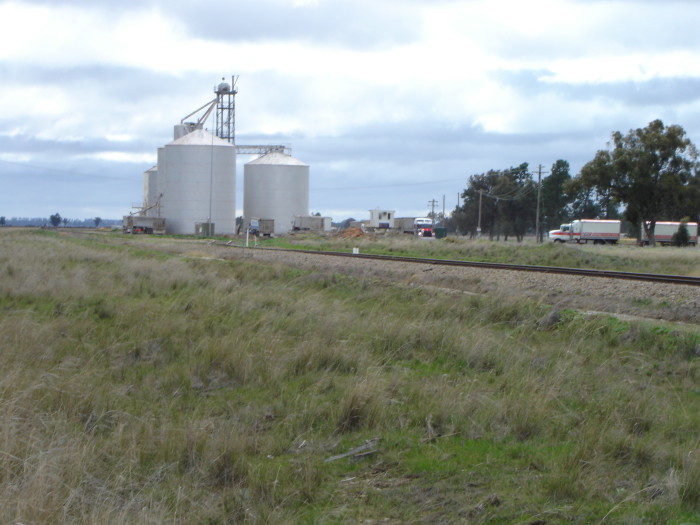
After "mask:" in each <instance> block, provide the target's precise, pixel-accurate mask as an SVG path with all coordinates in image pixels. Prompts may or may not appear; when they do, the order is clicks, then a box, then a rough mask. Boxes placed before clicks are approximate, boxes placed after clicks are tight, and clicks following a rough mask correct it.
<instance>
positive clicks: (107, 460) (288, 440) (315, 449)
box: [0, 229, 700, 524]
mask: <svg viewBox="0 0 700 525" xmlns="http://www.w3.org/2000/svg"><path fill="white" fill-rule="evenodd" d="M173 242H175V241H173V240H168V239H156V238H153V237H139V238H132V237H130V236H129V239H128V241H127V240H125V239H124V238H123V237H122V236H116V235H109V234H106V235H97V234H96V235H93V236H85V237H73V236H70V235H65V234H61V233H55V232H32V231H26V230H25V231H21V230H16V231H12V230H11V229H3V230H1V231H0V314H1V315H0V356H1V359H2V360H1V361H0V362H1V363H2V374H1V375H0V520H1V521H2V522H5V523H20V522H21V523H25V524H29V523H183V524H184V523H210V524H219V523H221V524H224V523H270V524H277V523H319V524H320V523H324V524H326V523H336V524H340V523H365V524H372V523H492V524H496V523H523V524H534V523H627V524H641V523H678V524H680V523H700V434H699V433H698V429H699V428H700V386H699V380H700V368H699V364H700V335H699V332H698V331H697V330H693V329H692V328H683V329H677V330H676V329H670V328H668V327H665V326H660V325H654V324H641V323H630V322H622V321H619V320H616V319H613V318H610V317H604V316H601V317H584V316H581V315H579V314H577V313H576V312H574V311H564V312H563V313H562V314H561V316H560V317H558V318H551V317H550V315H549V314H550V313H551V308H550V307H549V306H548V305H546V304H539V303H535V302H529V301H527V300H516V299H512V298H509V297H478V296H460V295H446V294H441V293H438V292H435V291H430V290H421V289H413V288H407V287H401V286H397V285H392V284H390V283H386V282H382V281H378V280H377V281H374V280H368V279H359V278H354V277H349V276H344V275H338V274H331V273H328V274H324V273H319V272H308V271H304V270H300V269H290V268H285V267H282V266H274V265H255V264H252V263H245V262H234V261H222V260H213V259H205V258H202V257H198V253H197V251H196V249H195V248H193V249H192V250H191V251H189V252H186V253H185V255H187V257H183V256H182V255H181V254H180V253H178V250H174V249H171V243H173ZM313 242H319V243H321V242H325V241H313ZM363 242H367V243H368V244H369V243H377V244H378V243H379V242H380V241H378V240H377V241H371V240H366V241H363ZM454 244H455V245H456V246H457V248H455V249H458V250H463V249H466V248H465V247H462V246H460V244H459V243H454ZM352 245H353V246H356V245H357V243H356V242H354V240H353V242H352ZM193 246H196V245H193ZM424 246H428V245H427V244H426V245H424ZM429 246H430V249H431V250H441V249H444V250H449V249H451V248H450V246H449V243H444V244H438V243H436V242H433V243H430V245H429ZM445 246H447V248H444V247H445ZM362 247H363V248H362V249H363V250H364V249H366V247H365V245H364V244H363V245H362ZM537 248H538V247H532V248H530V247H527V246H526V247H522V251H520V250H521V247H517V248H515V250H516V251H517V252H518V253H521V254H525V253H527V250H531V251H532V253H537ZM385 249H387V250H396V249H397V248H396V247H394V246H391V245H388V246H386V247H385ZM492 249H493V250H496V249H499V248H491V247H489V246H488V245H486V244H481V243H478V244H477V248H476V250H482V251H483V252H484V253H488V252H489V251H490V250H492ZM539 249H540V250H541V251H542V253H547V254H548V253H562V252H567V251H569V252H572V253H574V252H575V251H574V250H567V249H568V247H564V250H559V251H555V248H550V247H539ZM623 249H624V248H623ZM180 251H181V250H180ZM581 252H582V253H584V254H587V253H590V254H591V255H590V257H594V256H595V257H607V258H608V260H610V261H615V259H617V258H620V259H624V258H625V257H628V256H627V255H624V254H621V255H616V253H617V252H614V251H612V250H604V249H600V250H582V251H581ZM449 253H451V252H449ZM621 253H622V252H621ZM630 253H633V252H630ZM636 253H637V254H639V256H640V257H646V258H648V259H649V261H650V262H649V265H650V266H654V267H659V268H661V267H666V268H675V270H674V272H673V273H681V272H680V271H679V269H682V267H683V266H684V265H687V266H688V268H689V267H690V264H689V263H687V262H685V261H686V259H690V260H692V257H696V256H697V254H696V252H695V251H687V252H686V251H682V250H675V251H673V250H670V251H663V252H662V251H660V250H647V249H638V250H637V252H636ZM647 254H649V255H647ZM652 254H654V257H652ZM687 254H690V255H687ZM576 256H577V255H576ZM533 257H534V256H533ZM630 257H631V256H630ZM666 258H668V259H669V260H671V262H670V263H669V262H663V260H664V259H666ZM674 258H680V259H679V260H680V261H681V262H678V261H675V262H673V259H674ZM528 262H532V261H528ZM619 264H621V265H626V264H629V263H626V262H621V263H619ZM635 264H636V265H637V266H639V263H635ZM636 269H640V268H636Z"/></svg>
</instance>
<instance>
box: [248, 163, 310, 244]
mask: <svg viewBox="0 0 700 525" xmlns="http://www.w3.org/2000/svg"><path fill="white" fill-rule="evenodd" d="M243 174H244V175H243V176H244V180H243V215H244V219H245V223H246V224H248V223H249V222H250V219H274V220H275V225H274V232H275V233H276V234H280V233H287V232H288V231H289V230H291V229H292V226H293V224H294V217H295V216H296V215H308V214H309V165H308V164H305V163H304V162H302V161H300V160H299V159H295V158H294V157H292V156H290V155H286V154H284V153H281V152H279V151H273V152H270V153H267V154H266V155H263V156H262V157H259V158H257V159H255V160H252V161H250V162H248V163H247V164H246V165H245V166H244V167H243Z"/></svg>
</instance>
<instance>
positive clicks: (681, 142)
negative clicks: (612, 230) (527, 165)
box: [579, 120, 700, 243]
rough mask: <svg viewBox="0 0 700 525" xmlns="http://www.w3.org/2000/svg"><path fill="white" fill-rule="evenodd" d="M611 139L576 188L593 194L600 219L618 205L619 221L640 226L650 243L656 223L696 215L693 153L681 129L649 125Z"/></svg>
mask: <svg viewBox="0 0 700 525" xmlns="http://www.w3.org/2000/svg"><path fill="white" fill-rule="evenodd" d="M612 139H613V148H612V149H611V150H609V151H598V152H597V153H596V156H595V158H594V159H593V160H592V161H590V162H589V163H587V164H586V165H585V166H584V167H583V168H582V169H581V173H580V174H579V182H580V187H581V188H584V189H588V190H594V191H595V192H596V193H597V196H598V202H599V204H600V205H601V208H602V209H603V211H604V212H605V214H606V216H609V213H610V212H611V211H612V210H613V209H615V208H617V206H619V205H624V206H625V218H626V219H627V220H629V221H630V222H632V223H634V224H636V225H638V224H640V223H641V224H642V226H643V228H644V231H645V233H646V235H647V236H648V238H649V239H650V242H651V243H653V242H654V228H655V226H656V222H657V221H658V220H663V219H668V220H673V219H674V218H677V217H678V215H680V214H683V213H684V212H687V211H690V212H691V214H692V212H693V211H695V212H697V207H698V206H700V205H698V204H697V201H695V204H694V199H693V198H692V196H693V195H695V192H696V191H697V189H696V188H697V186H698V181H697V178H698V163H697V151H696V148H695V146H694V145H693V144H692V142H691V141H690V140H689V139H688V138H687V137H686V135H685V131H684V130H683V128H682V127H681V126H678V125H672V126H668V127H667V126H664V124H663V122H661V120H654V121H653V122H650V123H649V125H648V126H647V127H646V128H643V129H636V130H630V131H629V132H628V133H627V134H626V135H623V134H622V133H620V132H619V131H616V132H615V133H613V135H612ZM693 208H694V209H693Z"/></svg>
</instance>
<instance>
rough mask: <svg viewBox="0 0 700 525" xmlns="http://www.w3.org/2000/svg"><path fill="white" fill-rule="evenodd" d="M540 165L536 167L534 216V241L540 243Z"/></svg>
mask: <svg viewBox="0 0 700 525" xmlns="http://www.w3.org/2000/svg"><path fill="white" fill-rule="evenodd" d="M542 173H547V172H546V171H542V164H540V165H539V166H538V167H537V213H536V214H535V239H536V242H542V240H541V239H540V200H541V199H542Z"/></svg>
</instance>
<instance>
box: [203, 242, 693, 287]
mask: <svg viewBox="0 0 700 525" xmlns="http://www.w3.org/2000/svg"><path fill="white" fill-rule="evenodd" d="M216 244H219V243H218V242H217V243H216ZM221 244H223V245H226V246H231V247H235V248H244V249H249V250H264V251H279V252H288V253H305V254H309V255H326V256H334V257H352V258H355V259H370V260H379V261H391V262H407V263H415V264H430V265H436V266H457V267H460V266H461V267H469V268H484V269H495V270H513V271H520V272H538V273H550V274H560V275H574V276H585V277H608V278H610V279H627V280H630V281H647V282H654V283H665V284H684V285H689V286H700V277H691V276H687V275H669V274H658V273H636V272H620V271H616V270H594V269H588V268H566V267H560V266H534V265H527V264H508V263H493V262H478V261H460V260H456V259H428V258H423V257H400V256H396V255H376V254H369V253H348V252H331V251H318V250H296V249H287V248H266V247H260V246H257V247H254V248H246V247H244V246H240V245H235V244H230V243H221Z"/></svg>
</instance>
